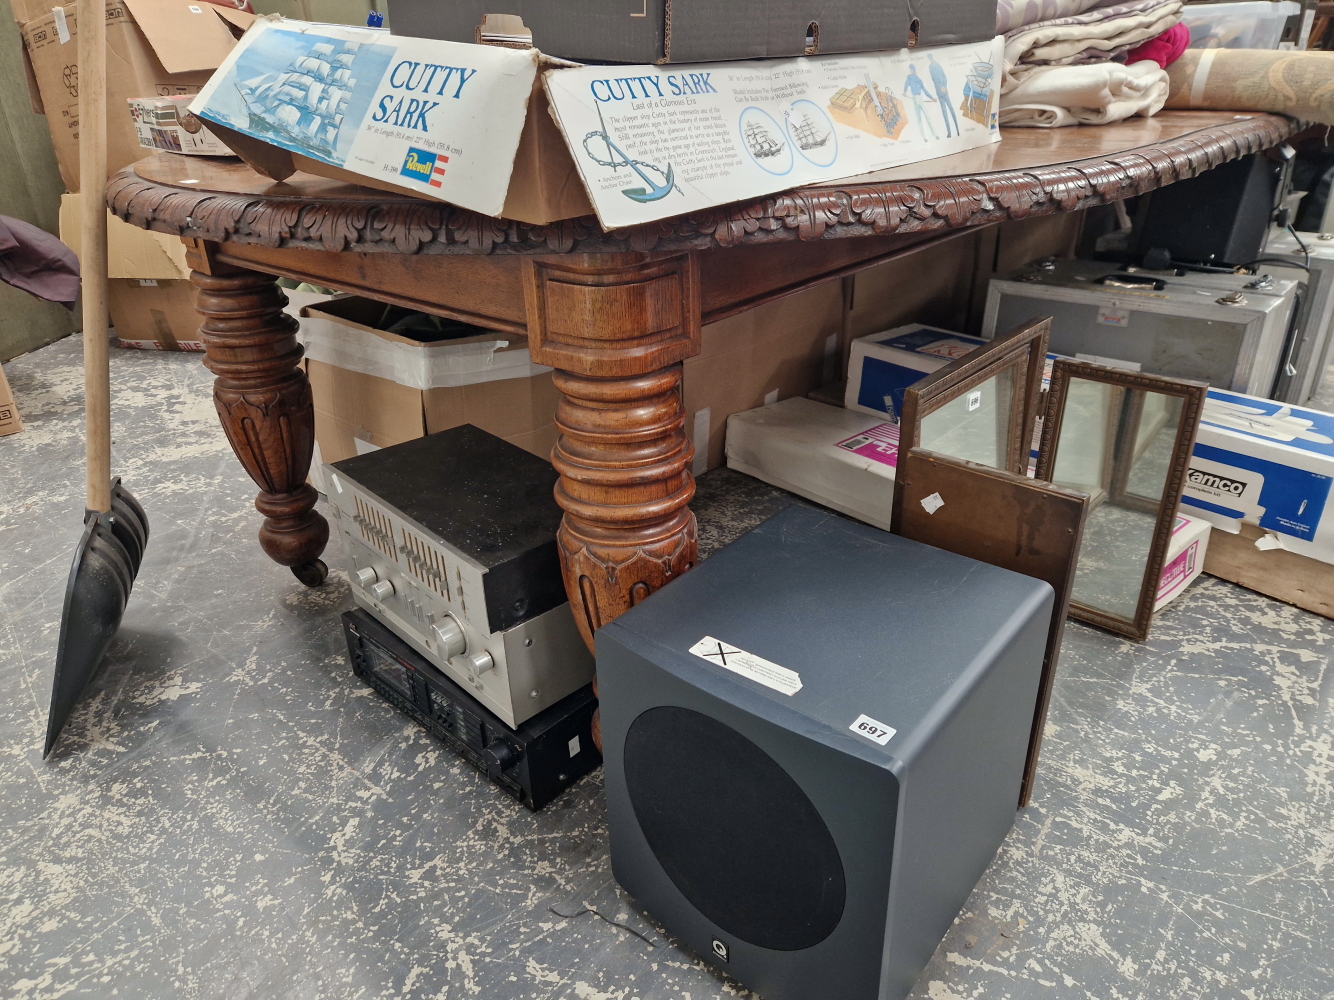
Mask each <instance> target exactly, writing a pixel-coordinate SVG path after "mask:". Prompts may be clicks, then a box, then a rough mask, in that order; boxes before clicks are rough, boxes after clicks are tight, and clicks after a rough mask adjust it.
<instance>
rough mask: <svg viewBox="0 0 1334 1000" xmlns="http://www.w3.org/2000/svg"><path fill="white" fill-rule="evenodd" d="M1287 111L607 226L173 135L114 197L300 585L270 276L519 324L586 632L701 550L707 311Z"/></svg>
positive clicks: (291, 459)
mask: <svg viewBox="0 0 1334 1000" xmlns="http://www.w3.org/2000/svg"><path fill="white" fill-rule="evenodd" d="M1299 128H1300V124H1299V123H1297V122H1295V121H1293V120H1291V119H1288V118H1284V117H1282V116H1278V115H1266V114H1241V113H1238V114H1234V113H1230V112H1199V111H1197V112H1164V113H1161V114H1159V115H1157V116H1156V117H1153V118H1148V119H1142V118H1141V119H1134V120H1133V121H1127V122H1122V123H1118V124H1115V125H1109V126H1102V127H1088V126H1085V127H1075V128H1062V129H1052V130H1043V129H1005V130H1002V131H1003V133H1004V135H1003V140H1002V141H1001V142H1000V143H998V144H993V145H991V146H988V147H985V148H982V149H975V150H971V151H969V152H966V153H960V154H956V155H952V156H947V157H942V158H939V159H934V160H929V161H925V162H922V163H917V164H913V165H911V166H906V167H898V168H894V169H890V170H884V171H880V172H877V173H875V174H871V175H866V176H863V177H857V178H852V179H848V180H842V181H838V182H835V183H829V184H821V185H813V186H809V187H803V188H799V189H796V190H793V191H788V192H786V193H782V194H778V195H773V196H770V197H766V198H761V199H758V200H754V201H749V202H745V203H740V204H734V205H727V206H723V207H720V208H716V209H712V210H710V211H707V212H700V213H696V214H693V215H688V216H682V217H679V218H673V219H667V220H664V221H661V222H655V223H650V224H646V225H640V226H635V227H632V228H628V229H620V230H613V231H609V232H608V231H603V230H602V228H601V227H600V226H599V225H598V223H597V221H596V220H595V219H593V218H580V219H572V220H568V221H563V222H557V223H553V224H550V225H545V226H539V225H529V224H525V223H520V222H514V221H509V220H505V219H497V218H491V217H487V216H483V215H478V214H477V213H475V212H470V211H466V210H463V209H459V208H455V207H453V206H450V205H447V204H443V203H441V202H436V201H428V200H423V199H419V198H414V197H411V196H409V195H406V194H404V195H396V194H389V193H385V192H383V191H378V190H371V189H368V188H362V187H356V186H353V185H350V184H346V183H342V182H339V181H335V180H329V179H325V178H321V177H315V176H312V175H309V174H300V173H298V174H295V175H293V176H292V177H291V178H289V179H288V180H287V181H285V182H282V183H275V182H273V181H272V180H270V179H269V178H267V177H264V176H261V175H260V174H257V173H255V172H254V171H252V170H251V169H250V168H249V167H246V166H244V165H242V164H240V163H238V162H235V161H223V160H204V159H201V158H197V157H188V156H180V155H174V154H171V153H159V154H156V155H153V156H150V157H148V158H147V159H143V160H140V161H138V162H136V163H134V164H132V165H131V166H129V167H126V168H125V169H123V170H122V171H120V173H118V174H117V175H115V176H114V177H113V178H112V179H111V181H110V182H109V185H108V188H107V203H108V205H109V206H110V208H111V210H112V212H114V213H115V214H116V215H117V216H119V217H120V218H121V219H124V220H126V221H127V222H130V223H133V224H134V225H136V226H141V227H143V228H146V229H151V230H155V231H157V232H164V233H171V234H174V235H177V236H179V237H180V238H181V239H182V240H183V241H184V242H185V244H186V246H187V258H188V261H189V264H190V267H191V268H192V271H193V274H192V277H191V280H192V281H193V283H194V284H195V286H196V287H197V289H198V297H197V308H198V311H199V313H200V315H201V317H202V323H201V326H200V334H201V339H202V340H203V342H204V346H205V352H206V353H205V357H204V364H205V365H207V366H208V368H209V369H210V370H211V371H212V372H213V373H214V374H215V375H216V376H217V379H216V382H215V384H214V400H215V402H216V404H217V409H218V415H219V416H220V417H221V420H222V424H223V427H224V429H225V430H226V433H227V437H228V439H229V441H230V442H231V445H232V448H233V450H234V451H235V452H236V455H237V457H238V458H239V459H240V460H241V463H242V465H244V466H245V469H246V471H247V472H248V473H249V474H250V476H251V477H252V478H253V479H254V481H255V483H256V484H257V485H258V486H259V489H260V493H259V496H258V498H257V499H256V501H255V506H256V507H257V508H258V509H259V512H260V513H261V514H262V515H263V517H264V520H263V524H262V526H261V527H260V529H259V541H260V545H261V546H262V547H263V549H264V551H265V552H266V553H267V554H268V555H269V557H270V558H271V559H273V560H274V561H275V562H277V563H279V564H280V565H283V566H288V567H291V569H292V571H293V572H294V573H295V574H296V576H297V578H298V579H300V580H301V581H302V582H303V583H306V584H308V585H312V586H314V585H318V584H319V583H321V582H322V581H323V579H324V576H325V572H326V570H325V567H324V564H323V563H322V562H321V561H320V554H321V553H322V552H323V550H324V547H325V544H326V542H327V541H328V537H329V525H328V523H327V522H326V521H325V519H324V518H323V517H322V516H321V515H320V514H319V513H318V512H317V511H316V510H315V505H316V500H317V497H318V494H317V493H316V491H315V489H314V487H312V486H310V485H309V484H308V483H307V482H306V477H307V473H308V471H309V467H310V462H311V456H312V450H313V445H314V414H313V411H312V406H311V393H310V386H309V384H308V383H307V381H306V376H305V374H304V372H303V371H302V369H301V367H300V366H299V362H300V360H301V356H302V348H301V346H300V344H299V342H298V339H297V332H298V326H297V322H296V321H295V320H294V319H292V318H291V317H290V316H288V315H287V314H286V313H284V312H283V306H284V305H285V299H284V296H283V294H282V291H281V289H280V288H279V287H278V286H277V284H276V279H277V277H278V276H284V277H288V278H296V279H300V280H302V281H308V282H312V283H314V284H317V285H323V286H327V287H331V288H335V289H339V290H342V291H347V292H353V293H355V294H357V295H362V296H367V297H370V298H372V299H377V300H379V301H382V302H386V303H393V304H396V305H400V306H406V307H408V308H411V309H417V310H421V311H422V312H426V313H431V314H434V315H437V316H444V317H448V318H451V319H456V320H463V321H466V322H469V323H475V324H477V325H479V326H482V327H486V328H488V329H493V330H500V331H504V332H506V333H511V334H516V335H520V336H526V337H527V338H528V346H529V349H530V351H531V353H532V360H533V361H534V362H535V363H537V364H541V365H548V366H550V367H552V368H554V369H555V374H554V379H555V384H556V387H557V389H558V390H559V392H560V395H561V399H560V402H559V404H558V410H557V415H556V424H557V428H558V430H559V439H558V441H557V444H556V446H555V449H554V451H553V453H552V456H551V460H552V463H553V464H554V466H555V468H556V471H557V472H558V473H559V477H560V478H559V481H558V483H557V486H556V500H557V502H558V503H559V504H560V506H561V508H562V509H563V510H564V519H563V521H562V524H561V527H560V530H559V535H558V543H559V549H560V556H561V566H562V570H563V574H564V580H565V586H566V590H567V592H568V593H569V597H570V605H571V608H572V610H573V612H574V615H575V618H576V620H577V622H578V625H579V628H580V630H581V632H582V633H583V636H584V639H585V640H586V641H587V642H588V643H589V644H590V646H591V644H592V637H593V633H594V632H595V631H596V630H597V629H598V628H599V627H600V626H601V625H602V624H603V623H605V622H608V621H610V620H611V619H613V618H615V617H616V616H617V615H619V614H621V613H622V612H623V611H625V610H626V609H628V608H629V607H631V606H632V605H634V604H635V603H637V602H638V601H640V600H642V599H643V598H644V597H646V596H647V595H648V594H650V593H652V592H653V591H654V590H656V589H657V588H659V587H661V586H663V585H664V584H665V583H667V582H668V581H670V580H671V579H673V578H674V577H676V576H678V575H680V574H681V573H684V572H686V571H687V570H688V569H690V567H691V565H692V564H693V563H694V562H695V559H696V543H695V519H694V515H693V514H692V513H691V511H690V506H689V505H690V500H691V497H692V496H693V494H694V491H695V486H694V480H693V479H692V477H691V471H690V470H691V458H692V446H691V443H690V440H689V438H688V437H687V435H686V433H685V430H684V421H685V413H684V410H683V408H682V403H681V397H680V392H679V388H680V384H681V363H682V362H683V361H684V360H685V359H686V358H689V357H692V356H694V355H695V354H697V353H699V351H700V328H701V325H702V324H704V323H708V322H713V321H715V320H719V319H722V318H724V317H726V316H729V315H732V314H734V313H737V312H740V311H742V310H745V309H748V308H751V307H753V306H756V305H759V304H760V303H762V302H766V301H769V300H772V299H776V298H779V297H781V296H784V295H788V294H791V293H794V292H797V291H800V290H802V289H804V288H808V287H810V286H812V285H814V284H816V283H819V282H823V281H828V280H831V279H834V278H837V277H840V276H843V275H848V274H851V273H854V272H856V271H858V270H861V269H863V268H867V267H871V266H874V265H876V264H878V263H881V262H883V261H885V260H888V259H891V258H893V257H896V256H899V255H902V254H904V253H905V252H912V251H913V250H914V249H916V248H919V247H921V246H923V245H926V244H931V243H934V242H937V241H939V240H940V239H942V238H948V237H949V235H950V234H952V233H954V232H957V231H958V230H961V229H964V228H966V227H976V226H984V225H989V224H992V223H997V222H1001V221H1004V220H1007V219H1022V218H1026V217H1030V216H1038V215H1048V214H1052V213H1057V212H1073V211H1077V210H1079V209H1083V208H1087V207H1089V206H1093V205H1100V204H1106V203H1109V202H1113V201H1117V200H1120V199H1124V198H1127V197H1131V196H1134V195H1140V194H1143V193H1145V192H1148V191H1151V190H1153V189H1155V188H1158V187H1161V186H1163V185H1166V184H1171V183H1173V182H1175V181H1177V180H1181V179H1183V178H1187V177H1192V176H1194V175H1196V174H1199V173H1201V172H1203V171H1205V170H1208V169H1210V168H1212V167H1215V166H1218V165H1219V164H1221V163H1224V162H1226V161H1228V160H1232V159H1236V158H1238V157H1240V156H1244V155H1246V154H1248V153H1253V152H1258V151H1261V150H1264V149H1266V148H1268V147H1271V146H1274V145H1276V144H1278V143H1280V142H1281V141H1283V140H1284V139H1285V138H1287V137H1289V136H1291V135H1293V134H1294V133H1296V132H1297V131H1298V129H1299Z"/></svg>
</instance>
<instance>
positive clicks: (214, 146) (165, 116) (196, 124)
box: [129, 96, 233, 156]
mask: <svg viewBox="0 0 1334 1000" xmlns="http://www.w3.org/2000/svg"><path fill="white" fill-rule="evenodd" d="M192 100H194V98H192V97H189V96H185V97H134V98H131V99H130V102H129V104H130V119H131V120H132V121H133V122H134V131H135V134H136V135H138V136H139V145H141V146H143V147H144V148H146V149H162V150H165V151H167V152H169V153H186V154H188V155H191V156H231V155H233V154H232V151H231V150H230V149H228V148H227V146H226V144H225V143H224V142H223V141H222V140H221V139H219V138H218V137H217V136H215V135H214V134H213V133H212V132H210V131H209V130H208V129H207V128H205V127H204V123H203V122H202V121H201V120H200V119H199V118H198V117H197V116H195V115H192V114H190V102H191V101H192Z"/></svg>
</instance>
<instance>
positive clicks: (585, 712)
mask: <svg viewBox="0 0 1334 1000" xmlns="http://www.w3.org/2000/svg"><path fill="white" fill-rule="evenodd" d="M343 634H344V636H345V637H346V639H347V654H348V659H350V660H351V661H352V670H353V672H354V673H355V674H356V675H357V676H358V677H360V678H361V679H362V680H364V681H365V682H366V683H367V684H369V685H370V686H371V687H372V688H373V689H374V690H375V692H376V693H377V694H379V695H380V696H381V697H382V698H384V699H385V700H386V701H387V702H389V703H390V704H391V705H393V706H394V707H395V708H397V709H398V710H399V711H400V712H403V713H405V714H407V715H409V716H411V717H412V718H413V719H415V720H416V721H417V722H419V723H420V724H421V725H422V726H424V727H425V728H426V730H427V731H428V732H430V733H431V734H432V735H433V736H436V737H437V738H439V739H441V740H443V741H444V742H445V743H447V744H448V745H449V746H451V747H453V748H454V749H455V750H457V751H458V752H459V753H460V754H462V755H463V756H464V757H466V758H467V759H468V760H469V761H471V762H472V763H473V764H474V765H475V766H476V767H477V768H479V769H480V770H482V771H484V772H485V773H486V776H487V777H488V778H490V779H491V780H492V781H493V782H495V784H496V785H498V786H499V787H500V788H501V789H502V790H504V791H505V792H507V793H509V794H510V795H512V796H513V797H514V798H516V799H518V800H519V801H520V802H522V803H523V804H524V805H526V806H527V807H528V808H529V809H532V810H538V809H541V808H542V807H543V806H544V805H546V804H547V803H548V802H550V801H551V800H552V799H554V798H555V797H556V796H558V795H559V794H560V793H561V792H563V791H565V789H567V788H569V787H570V786H571V785H573V784H574V783H575V782H576V781H578V780H579V779H580V778H582V777H583V776H584V775H585V774H587V773H588V772H589V771H592V770H593V769H594V768H596V767H598V766H599V765H600V764H601V763H602V755H601V754H600V753H598V749H597V747H596V746H594V745H593V733H592V723H593V711H594V709H596V708H597V699H596V698H594V697H593V687H592V685H591V684H589V685H585V686H584V687H582V688H580V689H579V690H577V691H575V692H574V693H573V694H569V695H566V696H565V697H564V698H562V699H561V700H560V701H558V702H556V704H554V705H551V706H549V707H548V708H545V709H543V710H542V711H540V712H538V713H537V714H536V715H534V716H533V717H532V718H530V719H528V720H527V721H525V722H523V723H521V724H520V725H519V727H518V728H517V729H511V728H510V727H508V726H506V725H505V724H504V723H503V722H501V721H500V719H499V718H497V717H496V716H495V715H494V714H492V713H491V712H489V711H487V709H486V708H484V707H483V706H482V705H481V703H480V702H478V700H477V699H476V698H474V697H472V696H471V695H470V694H468V693H467V692H466V691H464V690H463V688H461V687H459V685H457V684H455V683H454V682H453V681H452V680H450V679H449V678H448V677H446V676H445V675H444V674H443V673H441V672H440V671H439V670H438V669H437V668H436V667H435V666H434V665H432V664H431V662H430V661H428V660H427V659H426V658H425V657H424V656H422V655H421V654H420V653H418V652H417V651H416V650H415V649H413V648H412V647H411V646H409V645H408V644H407V643H405V642H404V641H403V640H402V639H400V638H399V637H398V636H396V635H395V634H394V633H393V632H391V631H390V630H389V629H387V628H386V627H385V626H384V625H382V624H380V622H379V621H377V620H376V619H375V618H373V617H371V616H370V615H369V614H367V613H366V612H365V611H362V610H361V609H360V608H357V609H355V610H352V611H348V612H345V613H344V615H343Z"/></svg>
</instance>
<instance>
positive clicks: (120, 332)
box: [108, 278, 204, 351]
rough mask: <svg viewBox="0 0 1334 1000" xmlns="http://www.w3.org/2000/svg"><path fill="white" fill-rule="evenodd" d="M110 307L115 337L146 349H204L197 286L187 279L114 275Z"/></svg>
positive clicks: (117, 339)
mask: <svg viewBox="0 0 1334 1000" xmlns="http://www.w3.org/2000/svg"><path fill="white" fill-rule="evenodd" d="M108 307H109V309H110V312H111V325H112V326H113V327H115V329H116V341H117V343H118V345H119V346H121V347H133V348H137V349H139V350H143V351H202V350H203V349H204V341H203V340H202V339H201V338H200V336H199V323H200V317H199V313H197V312H195V286H194V285H192V284H190V282H189V281H186V280H174V281H173V280H162V281H159V280H156V279H154V278H112V279H111V287H110V294H109V301H108Z"/></svg>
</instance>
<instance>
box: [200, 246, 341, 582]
mask: <svg viewBox="0 0 1334 1000" xmlns="http://www.w3.org/2000/svg"><path fill="white" fill-rule="evenodd" d="M212 270H213V271H214V272H215V273H212V274H207V273H204V272H203V271H199V270H196V271H195V272H193V274H192V276H191V279H190V280H191V281H192V282H194V284H195V286H196V287H197V288H198V289H199V293H198V299H197V305H196V308H197V309H198V310H199V312H200V313H201V314H202V315H203V317H204V322H203V324H202V325H201V327H200V334H201V336H202V338H203V341H204V350H205V356H204V364H205V365H207V366H208V369H209V370H210V371H211V372H213V374H214V375H216V376H217V381H216V382H214V386H213V401H214V403H215V404H216V405H217V408H218V416H219V417H220V418H221V420H222V426H223V429H224V430H225V431H226V432H227V440H228V441H230V442H231V445H232V450H233V451H234V452H236V457H237V458H239V459H240V460H241V464H242V465H243V466H245V470H246V472H248V473H250V478H251V479H253V480H254V481H255V483H256V484H257V485H258V486H259V488H260V491H261V492H260V494H259V496H258V497H257V498H256V499H255V507H256V508H257V509H258V510H259V512H260V513H261V514H263V515H264V523H263V525H261V526H260V529H259V544H260V546H261V547H262V548H263V549H264V552H265V553H266V554H267V555H268V557H269V558H270V559H272V560H273V561H274V562H276V563H278V564H279V565H281V566H289V567H291V569H292V572H293V574H295V576H296V578H297V579H298V580H300V581H301V582H302V583H304V584H306V585H307V586H311V587H316V586H319V585H320V584H321V583H323V582H324V578H325V576H326V575H327V573H328V569H327V568H326V567H325V565H324V563H323V562H322V561H321V560H320V558H319V557H320V553H321V552H323V551H324V546H325V543H327V542H328V541H329V523H328V522H327V521H326V520H325V519H324V518H323V517H321V516H320V515H319V514H318V513H316V511H315V509H314V508H315V501H316V499H317V496H318V494H317V493H316V492H315V488H314V487H313V486H310V485H309V484H307V483H306V474H307V473H308V472H309V471H310V460H311V454H312V452H313V450H314V446H315V414H314V410H313V408H312V405H311V397H310V383H308V382H307V381H306V375H305V373H304V372H303V371H301V369H300V368H298V367H297V362H298V361H300V360H301V354H302V349H301V345H300V344H298V343H297V339H296V333H297V322H296V320H294V319H292V318H291V317H290V316H288V315H287V314H286V313H284V312H283V306H284V305H286V304H287V299H286V298H285V297H284V296H283V294H282V292H281V291H280V290H279V289H278V286H277V285H276V284H275V281H276V279H275V278H273V277H272V276H271V275H267V274H260V273H259V272H256V271H247V270H243V269H241V268H226V269H220V268H217V267H214V268H212ZM219 271H221V272H222V273H217V272H219Z"/></svg>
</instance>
